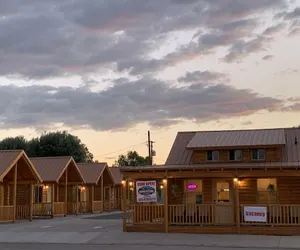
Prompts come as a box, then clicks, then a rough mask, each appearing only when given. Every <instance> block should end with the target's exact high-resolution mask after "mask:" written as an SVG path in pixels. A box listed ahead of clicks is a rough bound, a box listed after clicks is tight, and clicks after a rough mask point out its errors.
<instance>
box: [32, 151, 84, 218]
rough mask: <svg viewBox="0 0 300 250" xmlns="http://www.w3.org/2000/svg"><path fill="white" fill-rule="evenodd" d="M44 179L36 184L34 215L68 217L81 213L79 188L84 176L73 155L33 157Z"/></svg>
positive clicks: (34, 163) (33, 161)
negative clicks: (39, 183) (68, 215)
mask: <svg viewBox="0 0 300 250" xmlns="http://www.w3.org/2000/svg"><path fill="white" fill-rule="evenodd" d="M30 160H31V162H32V163H33V165H34V166H35V168H36V169H37V172H38V173H39V175H40V176H41V178H42V184H41V185H37V186H35V189H34V206H33V208H34V209H33V215H34V216H36V217H40V216H51V217H53V216H60V215H63V216H66V215H67V214H78V209H79V199H78V197H79V190H80V187H82V186H84V179H83V176H82V175H81V172H80V171H79V169H78V166H77V164H76V163H75V161H74V159H73V158H72V157H71V156H61V157H36V158H31V159H30Z"/></svg>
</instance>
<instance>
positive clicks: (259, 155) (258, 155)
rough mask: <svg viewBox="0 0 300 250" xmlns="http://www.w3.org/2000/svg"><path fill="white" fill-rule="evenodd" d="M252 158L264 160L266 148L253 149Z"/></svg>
mask: <svg viewBox="0 0 300 250" xmlns="http://www.w3.org/2000/svg"><path fill="white" fill-rule="evenodd" d="M251 153H252V160H264V159H265V150H264V149H253V150H252V151H251Z"/></svg>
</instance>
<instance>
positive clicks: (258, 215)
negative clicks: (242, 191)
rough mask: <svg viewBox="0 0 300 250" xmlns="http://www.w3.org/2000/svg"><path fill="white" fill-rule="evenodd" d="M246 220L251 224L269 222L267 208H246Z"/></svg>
mask: <svg viewBox="0 0 300 250" xmlns="http://www.w3.org/2000/svg"><path fill="white" fill-rule="evenodd" d="M244 220H245V221H249V222H267V208H266V207H244Z"/></svg>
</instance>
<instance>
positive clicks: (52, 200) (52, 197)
mask: <svg viewBox="0 0 300 250" xmlns="http://www.w3.org/2000/svg"><path fill="white" fill-rule="evenodd" d="M54 199H55V184H52V186H51V218H53V217H54V213H55V211H54Z"/></svg>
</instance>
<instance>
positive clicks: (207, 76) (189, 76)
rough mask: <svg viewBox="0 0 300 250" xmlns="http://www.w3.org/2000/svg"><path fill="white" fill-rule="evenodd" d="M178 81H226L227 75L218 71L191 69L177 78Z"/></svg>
mask: <svg viewBox="0 0 300 250" xmlns="http://www.w3.org/2000/svg"><path fill="white" fill-rule="evenodd" d="M178 81H179V82H186V83H189V82H222V81H227V75H226V74H224V73H219V72H210V71H199V70H197V71H193V72H187V73H186V74H185V76H183V77H179V78H178Z"/></svg>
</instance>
